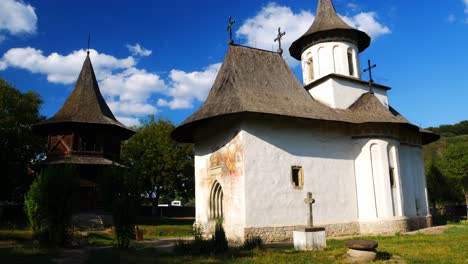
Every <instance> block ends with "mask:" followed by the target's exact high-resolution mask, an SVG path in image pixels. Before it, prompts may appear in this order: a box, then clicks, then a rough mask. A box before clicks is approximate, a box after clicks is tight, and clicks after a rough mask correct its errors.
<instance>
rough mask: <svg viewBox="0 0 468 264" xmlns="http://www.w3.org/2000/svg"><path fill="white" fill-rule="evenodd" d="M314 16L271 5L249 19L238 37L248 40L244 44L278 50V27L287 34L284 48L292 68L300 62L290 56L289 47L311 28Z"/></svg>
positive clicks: (274, 4) (284, 39)
mask: <svg viewBox="0 0 468 264" xmlns="http://www.w3.org/2000/svg"><path fill="white" fill-rule="evenodd" d="M313 20H314V15H312V13H311V12H308V11H300V12H299V13H294V12H293V11H292V10H291V8H289V7H287V6H279V5H277V4H276V3H270V4H268V5H266V6H265V7H263V8H262V9H261V10H260V12H258V14H257V15H255V16H254V17H252V18H249V19H247V20H246V21H245V22H244V24H242V26H241V27H240V28H239V30H237V32H236V35H237V36H238V37H242V38H246V41H245V43H244V44H246V45H248V46H252V47H257V48H261V49H265V50H275V51H276V50H277V49H278V44H277V43H276V42H274V41H273V40H274V39H275V37H276V34H277V33H278V27H281V30H282V31H285V32H286V35H285V36H284V37H283V40H282V43H281V44H282V46H283V50H284V54H283V56H285V58H286V60H287V62H288V63H289V65H291V66H295V65H298V64H299V62H298V61H297V60H295V59H293V58H292V57H290V56H289V51H288V49H289V46H291V43H292V42H293V41H294V40H296V39H297V38H299V37H300V36H301V35H302V34H304V32H306V30H307V29H308V28H309V27H310V25H311V23H312V21H313Z"/></svg>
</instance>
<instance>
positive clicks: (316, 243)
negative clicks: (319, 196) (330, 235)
mask: <svg viewBox="0 0 468 264" xmlns="http://www.w3.org/2000/svg"><path fill="white" fill-rule="evenodd" d="M304 203H306V204H307V205H309V218H308V220H307V225H308V226H307V227H305V228H304V227H301V228H298V229H296V230H295V231H293V242H294V248H295V249H296V250H299V251H310V250H320V249H324V248H325V247H326V246H327V240H326V236H325V228H323V227H314V216H313V212H312V205H313V204H314V203H315V199H314V197H313V196H312V193H311V192H308V193H307V196H306V198H305V199H304Z"/></svg>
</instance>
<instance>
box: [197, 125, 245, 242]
mask: <svg viewBox="0 0 468 264" xmlns="http://www.w3.org/2000/svg"><path fill="white" fill-rule="evenodd" d="M243 134H244V133H243V132H242V131H241V132H238V131H237V130H231V131H227V132H225V133H218V134H216V135H215V136H212V137H210V138H207V139H205V140H202V141H200V142H197V143H196V144H195V204H196V209H195V210H196V221H197V222H198V223H201V224H202V225H203V226H204V228H205V231H210V230H211V231H212V228H213V226H214V223H215V219H210V193H211V188H212V186H213V184H214V182H215V181H217V182H219V183H220V184H221V187H222V190H223V226H224V228H225V231H226V235H227V237H228V238H229V239H231V240H242V239H243V235H244V233H243V232H244V229H243V227H244V218H245V215H244V203H245V200H244V188H243V186H244V167H243V145H244V143H243V137H244V136H243Z"/></svg>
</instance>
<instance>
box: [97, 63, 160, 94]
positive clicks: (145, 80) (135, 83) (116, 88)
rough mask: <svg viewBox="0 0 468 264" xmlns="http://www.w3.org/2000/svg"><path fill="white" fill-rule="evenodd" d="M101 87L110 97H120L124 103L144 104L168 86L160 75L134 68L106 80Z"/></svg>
mask: <svg viewBox="0 0 468 264" xmlns="http://www.w3.org/2000/svg"><path fill="white" fill-rule="evenodd" d="M100 87H101V90H102V91H103V93H104V94H105V95H107V96H109V97H115V96H118V97H119V99H120V100H122V101H131V102H142V101H145V100H147V99H148V98H149V97H150V96H151V95H152V94H154V93H163V92H165V91H166V85H165V84H164V81H163V80H161V79H160V77H159V76H158V75H156V74H153V73H148V72H147V71H146V70H139V69H137V68H134V67H132V68H129V69H126V70H124V71H123V72H121V73H116V74H113V75H110V76H108V77H106V78H104V79H103V80H102V81H101V83H100Z"/></svg>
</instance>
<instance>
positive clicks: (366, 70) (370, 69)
mask: <svg viewBox="0 0 468 264" xmlns="http://www.w3.org/2000/svg"><path fill="white" fill-rule="evenodd" d="M367 65H368V66H367V69H365V70H364V72H369V92H371V93H374V91H373V90H372V84H373V83H374V80H373V79H372V69H373V68H375V67H377V64H374V65H372V66H371V62H370V60H367Z"/></svg>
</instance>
